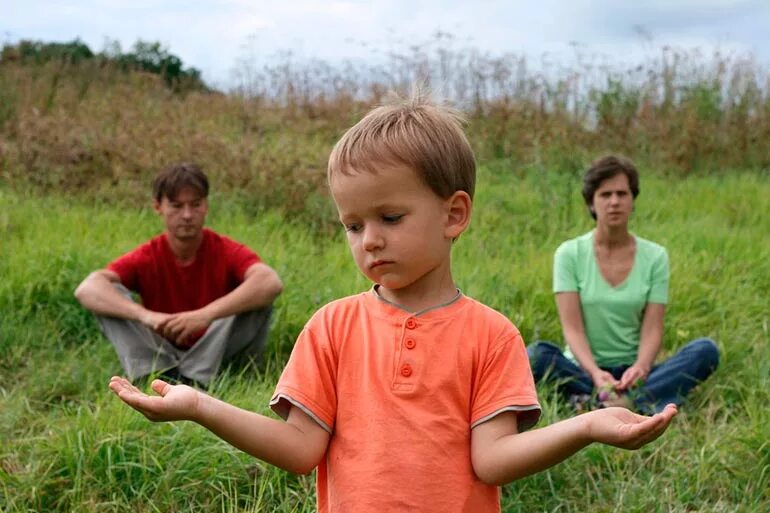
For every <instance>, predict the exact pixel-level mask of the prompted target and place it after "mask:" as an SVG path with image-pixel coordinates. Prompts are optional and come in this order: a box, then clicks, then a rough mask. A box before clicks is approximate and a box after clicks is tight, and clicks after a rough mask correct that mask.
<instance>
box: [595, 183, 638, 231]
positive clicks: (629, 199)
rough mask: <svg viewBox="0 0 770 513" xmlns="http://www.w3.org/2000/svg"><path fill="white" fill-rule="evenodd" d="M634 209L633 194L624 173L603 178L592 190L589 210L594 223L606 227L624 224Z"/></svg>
mask: <svg viewBox="0 0 770 513" xmlns="http://www.w3.org/2000/svg"><path fill="white" fill-rule="evenodd" d="M633 209H634V196H633V194H631V187H630V185H629V184H628V177H627V176H626V175H625V173H618V174H616V175H615V176H613V177H611V178H607V179H606V180H603V181H602V182H601V183H600V184H599V188H598V189H596V191H595V192H594V197H593V203H592V204H591V210H592V211H593V212H594V214H596V223H597V224H601V225H603V226H607V227H619V226H626V225H627V224H628V218H629V217H630V216H631V211H632V210H633Z"/></svg>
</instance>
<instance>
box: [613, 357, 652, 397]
mask: <svg viewBox="0 0 770 513" xmlns="http://www.w3.org/2000/svg"><path fill="white" fill-rule="evenodd" d="M649 373H650V368H649V367H645V366H643V365H640V364H638V363H635V364H633V365H632V366H631V367H629V368H628V369H626V371H625V372H624V373H623V375H622V376H621V377H620V381H619V382H618V384H617V385H616V386H615V389H616V390H618V391H624V390H628V389H629V388H631V387H632V386H634V385H635V384H636V382H637V381H639V380H641V381H645V380H646V379H647V375H648V374H649Z"/></svg>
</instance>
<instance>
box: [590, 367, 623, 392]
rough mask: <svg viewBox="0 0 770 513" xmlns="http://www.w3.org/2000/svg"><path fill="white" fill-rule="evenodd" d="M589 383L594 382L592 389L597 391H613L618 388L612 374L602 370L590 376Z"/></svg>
mask: <svg viewBox="0 0 770 513" xmlns="http://www.w3.org/2000/svg"><path fill="white" fill-rule="evenodd" d="M591 381H593V382H594V388H595V389H597V390H602V389H615V388H617V386H618V380H616V379H615V378H614V377H613V376H612V374H610V373H609V372H607V371H605V370H602V369H599V370H597V371H596V372H594V373H593V374H591Z"/></svg>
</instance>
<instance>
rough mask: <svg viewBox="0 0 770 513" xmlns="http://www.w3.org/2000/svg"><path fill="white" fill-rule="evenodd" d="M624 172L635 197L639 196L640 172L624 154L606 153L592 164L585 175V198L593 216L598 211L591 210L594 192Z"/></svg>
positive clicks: (583, 191) (594, 216)
mask: <svg viewBox="0 0 770 513" xmlns="http://www.w3.org/2000/svg"><path fill="white" fill-rule="evenodd" d="M621 173H622V174H624V175H626V177H627V178H628V186H629V188H630V189H631V194H632V195H633V197H634V199H636V197H637V196H639V172H638V171H637V170H636V166H634V163H633V162H632V161H631V159H629V158H627V157H624V156H622V155H612V154H610V155H604V156H602V157H599V158H598V159H596V160H595V161H593V163H592V164H591V167H589V168H588V169H587V170H586V172H585V174H584V175H583V190H582V193H583V199H584V200H585V202H586V205H588V207H589V212H590V213H591V217H593V218H594V219H596V213H595V212H594V211H593V210H591V208H590V207H591V206H592V205H593V202H594V193H596V190H597V189H598V188H599V186H600V185H601V183H602V182H603V181H604V180H607V179H608V178H612V177H614V176H615V175H619V174H621Z"/></svg>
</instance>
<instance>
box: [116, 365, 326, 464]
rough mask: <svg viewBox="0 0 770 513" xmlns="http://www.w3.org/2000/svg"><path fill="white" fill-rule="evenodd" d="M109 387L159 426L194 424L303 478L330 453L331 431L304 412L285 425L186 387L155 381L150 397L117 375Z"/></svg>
mask: <svg viewBox="0 0 770 513" xmlns="http://www.w3.org/2000/svg"><path fill="white" fill-rule="evenodd" d="M110 389H112V391H113V392H115V394H116V395H117V396H118V397H120V399H121V400H123V401H124V402H125V403H126V404H128V405H129V406H131V407H132V408H134V409H135V410H137V411H139V412H140V413H142V414H143V415H144V416H145V417H147V418H148V419H150V420H152V421H154V422H160V421H169V420H192V421H194V422H197V423H198V424H200V425H201V426H203V427H205V428H206V429H208V430H210V431H211V432H212V433H214V434H215V435H217V436H218V437H220V438H222V439H223V440H225V441H226V442H228V443H230V444H231V445H233V446H235V447H237V448H238V449H240V450H242V451H244V452H247V453H249V454H251V455H252V456H254V457H256V458H259V459H260V460H263V461H265V462H267V463H270V464H272V465H275V466H277V467H280V468H282V469H284V470H288V471H289V472H295V473H298V474H307V473H310V472H311V471H312V470H313V469H314V468H315V467H316V466H317V465H318V463H319V462H320V461H321V459H322V458H323V457H324V455H325V454H326V448H327V446H328V444H329V433H327V432H326V430H324V429H323V428H322V427H321V426H319V425H318V423H317V422H315V421H314V420H313V419H312V418H310V416H308V415H307V414H306V413H304V412H303V411H302V410H300V409H299V408H295V407H292V408H291V410H290V412H289V418H288V419H287V421H286V422H283V421H279V420H275V419H271V418H269V417H265V416H264V415H259V414H258V413H254V412H250V411H247V410H243V409H241V408H238V407H236V406H233V405H231V404H228V403H225V402H224V401H220V400H218V399H215V398H213V397H211V396H209V395H207V394H204V393H203V392H200V391H198V390H195V389H194V388H191V387H188V386H185V385H176V386H174V385H169V384H168V383H166V382H164V381H161V380H157V379H156V380H155V381H153V382H152V389H153V390H154V391H155V392H157V393H158V394H159V395H157V396H150V395H147V394H145V393H143V392H141V391H140V390H139V389H138V388H136V387H135V386H133V385H131V383H129V382H128V380H126V379H124V378H121V377H113V378H112V380H111V381H110Z"/></svg>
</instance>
